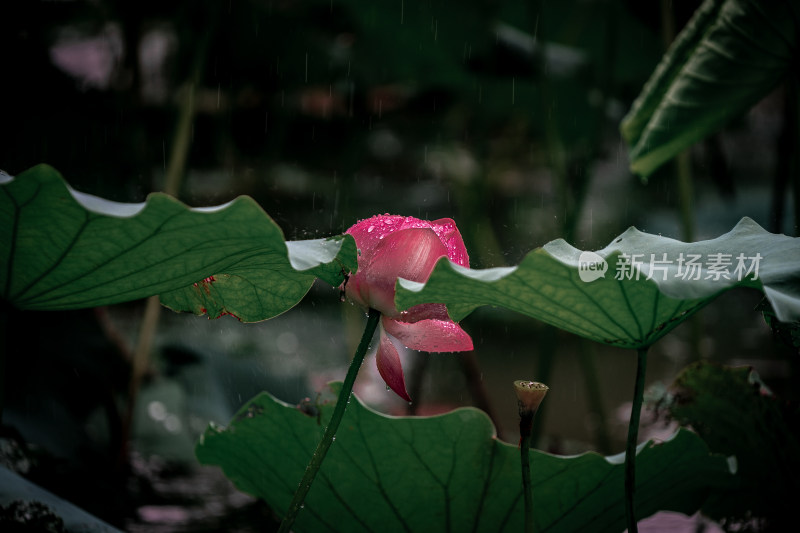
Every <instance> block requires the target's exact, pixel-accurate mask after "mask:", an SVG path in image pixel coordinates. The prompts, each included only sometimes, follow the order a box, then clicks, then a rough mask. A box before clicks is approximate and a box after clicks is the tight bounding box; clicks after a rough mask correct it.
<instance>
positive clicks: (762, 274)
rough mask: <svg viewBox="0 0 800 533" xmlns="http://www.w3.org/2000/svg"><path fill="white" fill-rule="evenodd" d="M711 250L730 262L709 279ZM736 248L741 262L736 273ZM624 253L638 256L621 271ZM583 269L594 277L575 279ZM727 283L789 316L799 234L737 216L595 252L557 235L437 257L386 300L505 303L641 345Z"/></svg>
mask: <svg viewBox="0 0 800 533" xmlns="http://www.w3.org/2000/svg"><path fill="white" fill-rule="evenodd" d="M584 254H585V255H584ZM716 254H722V255H720V256H718V257H720V258H722V259H724V258H728V260H730V262H731V264H730V265H729V266H728V267H727V276H728V279H725V278H724V277H722V275H720V276H719V279H715V278H717V275H716V273H715V272H714V269H713V268H711V267H710V265H712V264H713V262H712V259H713V258H714V257H716V256H717V255H716ZM740 254H741V255H742V258H743V266H744V268H745V270H743V271H741V272H738V273H737V271H736V268H737V266H738V264H739V261H738V259H737V258H738V257H739V255H740ZM582 255H584V260H582V259H581V256H582ZM690 256H699V257H700V259H699V260H698V261H696V262H698V264H699V266H700V268H699V269H698V270H697V271H689V270H688V267H687V265H688V259H689V258H690ZM626 257H627V258H628V261H629V262H634V261H633V260H634V259H635V261H638V262H639V263H640V264H639V265H638V266H637V267H636V268H634V269H632V270H625V273H626V275H625V276H620V270H619V269H620V268H623V269H624V268H626V267H624V266H623V260H624V259H625V258H626ZM681 257H683V264H681V263H680V261H681ZM757 257H758V259H751V258H757ZM592 261H594V262H595V263H597V264H602V263H603V262H605V264H606V266H607V269H606V270H605V271H604V272H603V273H602V274H603V275H602V276H600V277H596V278H595V276H597V275H600V274H601V273H600V272H599V271H595V272H597V274H592V272H591V271H589V270H588V269H587V265H589V264H590V263H591V262H592ZM754 263H756V264H757V266H758V273H757V274H758V276H757V279H754V273H755V272H750V273H749V274H747V272H746V270H747V269H749V268H750V267H751V266H753V264H754ZM581 265H583V268H584V270H583V272H582V271H581V268H582V267H581ZM689 272H691V274H690V275H688V276H687V275H686V274H687V273H689ZM628 273H630V276H631V279H627V274H628ZM739 274H741V276H740V275H739ZM582 275H583V276H584V277H587V276H588V277H591V278H594V279H592V280H591V281H583V279H582ZM695 276H698V277H699V279H694V277H695ZM618 277H620V278H621V279H617V278H618ZM740 278H741V279H740ZM587 279H588V278H587ZM733 287H751V288H754V289H759V290H762V291H763V292H764V294H765V296H766V298H767V299H768V300H769V302H770V303H771V304H772V306H773V308H774V310H775V314H776V316H777V317H778V319H779V320H780V321H783V322H792V321H796V320H798V318H800V239H798V238H793V237H787V236H786V235H776V234H773V233H769V232H767V231H766V230H764V229H763V228H762V227H761V226H759V225H758V224H756V223H755V222H754V221H753V220H751V219H749V218H746V217H745V218H743V219H742V220H741V221H740V222H739V223H738V224H737V225H736V227H734V228H733V230H731V231H730V232H728V233H726V234H724V235H722V236H720V237H717V238H716V239H711V240H707V241H699V242H694V243H684V242H681V241H677V240H674V239H670V238H667V237H662V236H660V235H650V234H648V233H643V232H641V231H639V230H637V229H635V228H630V229H628V230H627V231H626V232H625V233H623V234H622V235H620V236H619V237H617V238H616V239H614V240H613V241H612V242H611V244H609V245H608V246H606V247H605V248H603V249H602V250H598V251H597V252H582V251H581V250H578V249H576V248H574V247H572V246H570V245H569V244H567V243H566V242H565V241H564V240H562V239H558V240H555V241H552V242H550V243H548V244H546V245H545V246H544V247H542V248H537V249H536V250H533V251H532V252H530V253H529V254H528V255H527V256H526V257H525V258H524V259H523V260H522V262H521V263H520V264H519V265H518V266H516V267H503V268H491V269H485V270H470V269H466V268H462V267H459V266H458V265H454V264H452V263H450V262H449V261H446V260H439V262H438V263H437V264H436V266H435V267H434V270H433V272H432V273H431V276H430V278H429V279H428V281H427V282H426V283H424V284H423V283H416V282H412V281H408V280H404V279H401V280H398V282H397V293H396V296H395V302H396V304H397V308H398V309H407V308H409V307H411V306H413V305H417V304H422V303H443V304H446V305H447V308H448V310H449V312H450V314H451V317H452V318H453V319H454V320H461V319H462V318H464V317H465V316H466V315H468V314H469V313H470V312H471V311H472V310H474V309H475V308H476V307H479V306H481V305H492V306H499V307H505V308H507V309H511V310H513V311H517V312H519V313H522V314H525V315H528V316H531V317H533V318H536V319H539V320H541V321H543V322H546V323H548V324H552V325H554V326H556V327H559V328H561V329H564V330H566V331H570V332H572V333H575V334H577V335H581V336H583V337H586V338H588V339H591V340H594V341H597V342H602V343H605V344H609V345H613V346H621V347H625V348H643V347H647V346H650V345H651V344H653V343H654V342H655V341H657V340H658V339H660V338H661V337H662V336H664V335H665V334H666V333H668V332H669V331H670V330H672V329H673V328H675V327H676V326H677V325H679V324H680V323H681V322H682V321H683V320H685V319H686V318H688V317H689V316H690V315H691V314H692V313H694V312H695V311H697V310H698V309H700V308H701V307H703V306H704V305H706V304H707V303H709V302H710V301H712V300H713V299H714V298H715V297H716V296H718V295H719V294H721V293H722V292H724V291H726V290H729V289H731V288H733Z"/></svg>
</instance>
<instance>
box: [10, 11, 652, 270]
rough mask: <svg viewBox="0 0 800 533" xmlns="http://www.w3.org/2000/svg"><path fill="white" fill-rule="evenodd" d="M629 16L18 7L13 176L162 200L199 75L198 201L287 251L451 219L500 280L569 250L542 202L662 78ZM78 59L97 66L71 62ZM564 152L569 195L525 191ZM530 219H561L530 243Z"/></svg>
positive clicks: (636, 17)
mask: <svg viewBox="0 0 800 533" xmlns="http://www.w3.org/2000/svg"><path fill="white" fill-rule="evenodd" d="M632 11H633V10H631V9H629V8H628V6H627V5H626V4H624V3H619V2H591V3H587V4H583V3H581V4H580V9H575V8H574V6H572V5H570V3H557V2H533V3H527V2H521V1H515V2H499V3H498V2H490V1H481V0H478V1H473V2H459V3H456V2H448V1H437V2H422V1H416V0H409V1H403V2H397V3H396V5H395V4H394V3H393V4H375V3H374V2H365V1H356V0H348V1H329V0H320V1H312V2H293V1H282V2H275V1H266V0H265V1H256V0H252V1H248V2H222V1H216V0H205V1H202V2H175V3H169V4H163V3H160V2H143V3H137V4H136V6H127V5H125V4H122V3H113V2H99V3H85V2H43V3H39V2H35V3H26V5H25V6H21V8H20V9H19V10H13V11H9V12H7V13H6V15H7V16H6V17H5V20H6V21H7V25H8V26H9V27H11V28H14V30H13V31H11V32H7V33H5V34H4V36H3V38H4V39H6V40H7V43H6V44H7V46H5V47H4V48H5V49H6V50H11V49H13V50H15V53H14V54H13V55H12V54H8V55H7V57H5V62H6V63H7V67H6V68H7V70H8V71H11V72H26V75H25V76H22V77H19V78H17V79H15V82H14V83H13V84H6V86H5V87H4V91H5V93H6V95H5V98H4V99H2V101H0V112H2V114H3V116H4V128H3V129H2V130H0V141H2V143H3V146H4V147H5V148H6V150H5V152H6V153H5V154H4V159H3V161H2V165H3V168H4V169H5V170H7V171H8V172H10V173H12V174H14V173H18V172H20V171H22V170H23V169H25V168H28V167H30V166H31V165H32V164H33V163H37V162H41V161H46V162H48V163H50V164H51V165H53V166H55V167H56V168H59V169H60V170H61V171H62V172H64V173H65V174H66V175H69V176H75V181H74V184H75V186H76V188H78V189H79V190H85V191H86V192H91V193H93V194H97V195H99V196H103V197H106V198H112V199H116V200H126V201H134V200H141V199H142V198H143V196H144V195H145V194H146V193H148V192H149V191H151V190H153V189H158V188H160V187H159V183H162V180H163V173H164V168H165V166H166V159H167V156H168V154H169V153H170V150H171V148H172V147H171V145H170V144H171V142H170V136H171V133H170V132H171V131H172V129H173V126H174V119H175V115H176V112H177V110H176V105H177V102H178V101H179V99H180V97H181V96H180V95H181V94H183V93H181V88H182V87H183V86H184V83H185V82H186V81H187V80H188V79H190V77H191V76H192V74H191V72H192V69H193V65H196V64H199V65H201V66H202V68H201V71H202V75H201V78H200V84H199V88H198V90H197V91H196V93H195V97H194V105H195V111H196V116H195V119H194V122H193V127H192V143H191V149H190V153H189V160H188V165H187V168H188V172H187V179H186V180H185V185H184V193H183V197H184V199H185V200H186V201H188V202H189V203H191V204H194V205H208V204H216V203H221V202H222V201H224V200H227V199H230V198H231V197H233V196H235V195H238V194H250V195H252V196H253V197H254V198H255V199H256V200H257V201H258V202H259V204H261V205H262V206H263V207H264V209H265V210H267V211H268V212H269V213H272V214H273V215H274V216H275V217H276V220H277V222H278V223H279V225H281V226H282V227H284V228H285V230H286V231H287V236H288V237H289V238H290V239H297V238H302V237H304V235H297V232H304V231H320V232H322V234H325V235H327V234H330V233H338V232H340V231H342V230H343V229H345V228H346V227H348V226H349V225H350V224H352V223H353V222H354V221H355V220H356V219H357V218H360V217H365V216H367V215H371V214H374V213H375V212H382V211H385V210H387V209H391V210H393V211H395V212H404V213H408V214H413V215H418V216H421V217H423V218H437V217H438V216H440V215H441V216H445V215H448V216H453V215H456V216H457V217H458V218H459V219H462V220H464V223H463V224H462V226H464V227H465V229H464V233H465V237H466V239H467V244H468V247H469V248H470V249H473V250H476V251H475V252H474V255H475V257H474V261H476V262H477V264H479V265H480V264H482V265H483V266H492V265H493V264H501V263H503V262H504V261H505V260H504V258H503V257H502V254H503V253H508V252H507V251H508V250H512V252H511V254H512V255H515V254H520V253H521V252H523V251H525V250H524V249H523V250H517V251H514V249H515V248H516V247H517V246H519V242H520V240H519V237H520V236H523V239H522V240H523V242H536V241H535V240H532V239H531V238H530V234H531V233H533V234H534V236H535V239H537V240H541V239H549V238H553V237H555V236H557V235H560V234H561V233H562V231H561V230H562V229H563V228H562V225H563V223H564V221H563V220H562V218H561V217H562V215H561V214H559V213H558V207H556V219H555V224H554V223H553V217H552V216H547V215H545V214H544V213H542V214H541V215H540V214H538V213H537V211H538V209H537V207H540V208H544V210H545V211H549V210H550V209H549V206H550V205H551V204H553V202H555V204H558V202H559V201H560V200H559V199H558V196H559V195H563V193H568V194H572V192H570V190H569V189H572V188H574V189H575V190H576V194H577V190H578V189H580V188H582V187H584V186H585V182H586V181H587V180H588V179H589V176H590V174H591V168H590V161H591V160H592V158H594V157H596V156H597V155H600V154H602V153H603V152H604V151H605V149H606V148H605V147H604V146H603V145H602V143H601V134H602V133H603V132H605V131H608V130H610V129H613V127H614V126H613V123H614V122H615V121H616V120H617V119H618V118H619V116H620V115H619V111H618V110H620V109H624V107H625V106H626V104H625V103H624V102H625V100H627V99H628V98H630V97H631V96H632V95H633V94H635V92H636V91H638V87H639V84H640V83H641V81H642V80H643V79H644V78H645V77H646V76H647V75H648V74H649V72H650V71H651V69H652V67H653V66H654V65H655V64H656V62H657V60H658V57H659V55H660V49H659V41H658V38H657V35H656V34H655V33H654V32H653V31H652V27H653V26H656V27H657V22H656V21H655V17H656V13H655V12H653V11H652V10H651V11H647V10H643V9H642V8H641V7H636V8H635V12H632ZM34 21H35V24H34ZM300 29H302V30H300ZM206 41H208V42H209V45H208V47H207V48H205V47H204V46H201V44H202V43H203V42H206ZM204 50H205V51H204ZM79 53H83V54H84V55H85V56H87V57H91V59H92V61H87V63H86V64H83V65H77V66H75V64H74V63H75V61H76V60H75V59H74V55H75V54H79ZM70 54H73V55H70ZM59 58H60V59H59ZM34 66H35V68H34ZM615 109H616V110H617V111H614V110H615ZM548 132H549V133H548ZM556 152H558V153H561V152H563V158H564V160H565V166H564V168H565V169H566V172H567V174H568V175H566V176H565V179H566V180H568V181H569V183H568V185H569V187H568V188H567V190H566V191H563V190H562V191H561V192H558V191H559V190H561V189H558V187H556V186H555V185H554V183H553V182H552V181H551V180H552V179H553V178H552V177H550V176H547V175H544V176H539V177H536V176H535V175H532V176H531V177H530V178H523V175H525V174H530V172H531V171H532V170H533V169H535V168H536V167H540V166H541V165H542V164H545V165H547V164H549V163H548V159H549V158H550V157H551V155H549V154H551V153H556ZM401 190H410V191H411V194H397V192H398V191H401ZM451 202H454V203H455V205H451V204H450V203H451ZM540 204H541V205H540ZM579 207H580V206H579V205H573V206H571V207H570V213H567V214H566V215H565V216H567V217H573V218H574V216H575V215H574V213H573V211H574V212H577V211H579ZM523 216H524V217H526V218H530V217H531V216H533V217H535V218H536V219H537V220H543V221H548V219H549V221H548V222H547V223H546V224H545V225H544V226H542V227H541V228H540V229H537V230H535V231H534V232H531V230H524V229H520V228H521V227H524V226H525V224H524V218H522V217H523ZM310 228H314V229H313V230H312V229H310ZM509 229H511V230H512V231H509ZM312 236H313V235H312ZM531 247H532V246H531ZM483 250H488V251H486V252H484V251H483ZM504 251H505V252H504ZM513 259H514V258H513V257H512V258H511V260H513Z"/></svg>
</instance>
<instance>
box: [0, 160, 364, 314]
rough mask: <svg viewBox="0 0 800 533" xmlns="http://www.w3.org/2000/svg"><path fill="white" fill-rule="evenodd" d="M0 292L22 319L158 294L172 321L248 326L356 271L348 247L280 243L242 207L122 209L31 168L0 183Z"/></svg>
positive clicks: (168, 204)
mask: <svg viewBox="0 0 800 533" xmlns="http://www.w3.org/2000/svg"><path fill="white" fill-rule="evenodd" d="M0 189H2V192H0V260H1V261H2V263H1V265H2V266H0V290H2V295H3V297H4V298H5V299H6V300H8V301H9V302H11V303H12V304H13V305H15V306H17V307H18V308H21V309H72V308H80V307H90V306H97V305H106V304H111V303H117V302H122V301H127V300H134V299H137V298H143V297H147V296H151V295H154V294H160V295H161V297H162V301H163V303H164V304H165V305H167V306H169V307H171V308H173V309H175V310H179V311H193V312H195V313H205V312H208V314H209V316H212V317H217V316H219V315H221V314H223V313H228V314H232V315H235V316H236V317H238V318H239V319H241V320H243V321H247V322H252V321H257V320H263V319H266V318H270V317H273V316H275V315H278V314H280V313H282V312H284V311H286V310H287V309H289V308H291V307H292V306H293V305H295V304H296V303H297V302H298V301H300V300H301V299H302V297H303V295H305V293H306V292H307V291H308V289H309V288H310V287H311V284H312V283H313V282H314V279H315V278H316V277H320V278H322V279H324V280H325V281H327V282H328V283H330V284H332V285H338V284H340V283H341V282H342V281H343V278H344V274H345V272H347V271H354V270H355V269H356V266H357V264H356V262H357V259H356V249H355V242H354V241H353V240H352V238H350V237H344V238H341V239H318V240H312V241H299V242H294V243H288V245H287V243H285V242H284V239H283V234H282V233H281V230H280V228H279V227H278V226H277V225H276V224H275V222H273V221H272V219H271V218H270V217H269V215H267V214H266V213H265V212H264V211H263V210H262V209H261V207H259V206H258V204H257V203H256V202H255V201H254V200H253V199H251V198H249V197H246V196H243V197H239V198H237V199H235V200H233V201H232V202H230V203H228V204H225V205H222V206H218V207H210V208H194V209H193V208H189V207H187V206H186V205H184V204H182V203H180V202H178V201H177V200H175V199H174V198H172V197H170V196H167V195H165V194H152V195H150V196H149V197H148V199H147V202H145V203H141V204H123V203H118V202H111V201H108V200H104V199H102V198H98V197H96V196H91V195H88V194H84V193H80V192H77V191H74V190H72V189H71V188H70V187H69V186H68V185H67V184H66V183H65V182H64V180H63V178H62V177H61V175H60V174H59V173H58V172H57V171H56V170H54V169H53V168H51V167H49V166H47V165H39V166H37V167H34V168H32V169H30V170H28V171H26V172H23V173H22V174H20V175H19V176H17V177H16V178H13V179H10V178H8V177H6V178H5V179H3V180H0Z"/></svg>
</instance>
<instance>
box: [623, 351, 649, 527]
mask: <svg viewBox="0 0 800 533" xmlns="http://www.w3.org/2000/svg"><path fill="white" fill-rule="evenodd" d="M646 373H647V348H639V350H637V364H636V384H635V385H634V388H633V405H632V406H631V419H630V423H629V424H628V443H627V445H626V446H625V519H626V521H627V523H628V533H637V532H638V531H639V528H638V526H637V524H636V509H635V507H634V493H635V492H636V442H637V440H638V438H639V417H640V415H641V412H642V401H643V399H644V376H645V374H646Z"/></svg>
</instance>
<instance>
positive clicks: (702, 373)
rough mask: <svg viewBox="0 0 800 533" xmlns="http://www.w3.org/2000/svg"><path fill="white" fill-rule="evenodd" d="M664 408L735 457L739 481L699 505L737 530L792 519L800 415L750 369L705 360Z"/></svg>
mask: <svg viewBox="0 0 800 533" xmlns="http://www.w3.org/2000/svg"><path fill="white" fill-rule="evenodd" d="M661 407H663V408H665V409H667V411H668V412H669V414H670V415H671V416H672V417H673V418H674V419H676V420H677V421H678V422H680V423H681V424H682V425H685V426H689V427H691V428H692V429H693V430H694V431H696V432H697V434H698V435H700V436H701V437H702V438H703V440H704V441H705V442H706V443H708V446H709V448H710V449H711V450H712V451H713V452H714V453H720V454H725V455H729V456H731V457H734V458H735V461H736V476H737V478H738V484H737V486H736V487H735V488H733V489H731V490H728V491H721V492H720V493H718V494H715V495H714V496H713V497H712V498H711V499H710V500H709V502H708V504H707V505H706V506H705V507H704V511H705V512H707V513H708V514H709V515H710V516H712V517H714V518H715V519H724V520H725V525H726V527H727V528H730V530H734V531H784V530H785V528H786V526H787V525H788V524H791V523H794V522H795V519H794V515H795V508H794V505H793V504H792V503H791V501H790V500H787V498H786V495H787V494H796V493H797V491H798V490H800V487H798V479H797V475H796V474H797V472H798V470H800V464H798V457H800V417H798V414H799V413H800V412H799V411H798V409H797V405H795V404H791V403H788V402H785V401H783V400H781V399H780V398H778V397H776V396H774V395H773V394H772V393H771V392H770V390H769V389H768V388H767V387H766V386H765V385H764V383H763V382H762V381H761V380H760V378H759V377H758V375H757V374H756V373H755V372H753V370H752V369H749V368H729V367H728V368H726V367H720V366H718V365H714V364H710V363H707V362H698V363H696V364H694V365H692V366H689V367H687V368H686V369H685V370H684V371H683V372H682V373H681V374H680V375H679V376H678V377H677V379H676V380H675V383H674V384H673V385H672V387H671V390H670V393H669V395H668V396H667V397H666V399H665V400H664V402H663V403H662V405H661Z"/></svg>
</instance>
